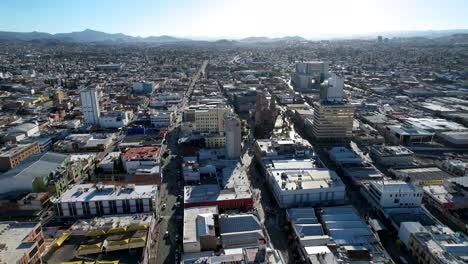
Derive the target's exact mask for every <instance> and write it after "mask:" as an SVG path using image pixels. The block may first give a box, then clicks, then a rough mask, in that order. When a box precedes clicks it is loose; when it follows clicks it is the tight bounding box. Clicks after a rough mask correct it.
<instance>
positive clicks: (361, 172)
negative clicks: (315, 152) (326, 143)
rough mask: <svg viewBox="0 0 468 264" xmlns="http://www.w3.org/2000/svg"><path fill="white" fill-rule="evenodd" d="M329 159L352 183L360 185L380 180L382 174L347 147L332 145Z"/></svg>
mask: <svg viewBox="0 0 468 264" xmlns="http://www.w3.org/2000/svg"><path fill="white" fill-rule="evenodd" d="M328 155H329V156H330V159H331V160H332V161H333V162H335V164H336V165H337V166H338V168H339V171H341V172H342V173H343V175H344V176H345V177H349V178H350V179H351V181H352V182H353V184H355V185H361V184H362V183H365V182H369V181H378V180H382V179H383V177H384V175H383V174H382V172H380V171H379V170H378V169H377V168H375V166H374V165H373V164H372V163H371V162H369V161H366V160H364V159H363V158H362V157H361V156H360V155H358V154H357V153H356V152H354V151H353V150H351V149H349V148H345V147H334V148H332V149H331V150H330V151H329V152H328Z"/></svg>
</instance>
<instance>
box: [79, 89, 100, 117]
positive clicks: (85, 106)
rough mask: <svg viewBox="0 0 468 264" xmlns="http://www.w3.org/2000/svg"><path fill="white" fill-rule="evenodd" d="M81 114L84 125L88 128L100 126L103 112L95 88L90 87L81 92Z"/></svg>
mask: <svg viewBox="0 0 468 264" xmlns="http://www.w3.org/2000/svg"><path fill="white" fill-rule="evenodd" d="M80 103H81V113H82V114H83V118H84V123H85V125H88V126H98V125H99V117H100V116H101V110H100V109H99V96H98V93H97V91H96V88H95V87H88V88H86V89H83V90H81V91H80Z"/></svg>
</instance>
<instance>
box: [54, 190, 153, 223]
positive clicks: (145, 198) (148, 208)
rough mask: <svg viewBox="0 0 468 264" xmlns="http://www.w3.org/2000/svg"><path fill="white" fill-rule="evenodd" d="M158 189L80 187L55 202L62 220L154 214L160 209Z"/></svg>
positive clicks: (69, 191)
mask: <svg viewBox="0 0 468 264" xmlns="http://www.w3.org/2000/svg"><path fill="white" fill-rule="evenodd" d="M156 198H157V187H156V186H155V185H132V184H129V185H126V186H115V185H102V184H96V185H94V184H77V185H74V186H73V187H72V188H70V189H68V190H67V191H66V192H64V193H63V194H62V195H61V196H60V197H58V198H56V199H54V200H53V201H52V202H53V204H54V206H55V208H56V210H57V214H58V216H59V217H78V218H81V217H88V216H102V215H116V214H134V213H152V212H154V211H155V208H156Z"/></svg>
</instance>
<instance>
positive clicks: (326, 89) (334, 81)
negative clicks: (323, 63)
mask: <svg viewBox="0 0 468 264" xmlns="http://www.w3.org/2000/svg"><path fill="white" fill-rule="evenodd" d="M320 86H321V87H320V100H321V101H327V102H342V101H343V97H344V93H343V88H344V79H343V77H341V76H338V75H336V74H335V73H331V76H330V78H328V79H327V80H325V81H324V82H323V83H322V84H321V85H320Z"/></svg>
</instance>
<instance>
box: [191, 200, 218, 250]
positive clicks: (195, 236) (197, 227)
mask: <svg viewBox="0 0 468 264" xmlns="http://www.w3.org/2000/svg"><path fill="white" fill-rule="evenodd" d="M214 214H218V207H217V206H202V207H191V208H185V209H184V230H183V232H184V235H183V241H184V243H188V242H195V241H198V240H199V239H200V235H201V234H202V232H201V231H203V229H204V230H205V233H206V224H207V221H202V220H206V219H207V218H211V219H212V218H213V215H214ZM198 219H200V220H198ZM201 224H203V226H201Z"/></svg>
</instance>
